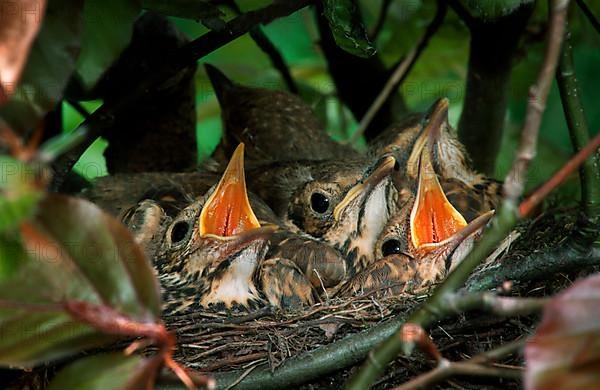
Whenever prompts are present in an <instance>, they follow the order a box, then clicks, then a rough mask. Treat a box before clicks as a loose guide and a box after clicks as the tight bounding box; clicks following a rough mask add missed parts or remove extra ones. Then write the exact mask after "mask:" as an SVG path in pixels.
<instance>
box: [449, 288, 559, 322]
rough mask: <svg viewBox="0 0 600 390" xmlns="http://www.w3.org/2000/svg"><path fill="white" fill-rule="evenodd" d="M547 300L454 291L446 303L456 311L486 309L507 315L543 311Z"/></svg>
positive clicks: (512, 315)
mask: <svg viewBox="0 0 600 390" xmlns="http://www.w3.org/2000/svg"><path fill="white" fill-rule="evenodd" d="M546 302H547V300H546V299H544V298H517V297H499V296H497V295H495V294H493V293H490V292H474V293H473V292H472V293H454V294H448V295H447V296H446V304H447V305H448V306H449V307H450V310H454V311H455V312H456V313H464V312H466V311H472V310H484V311H488V312H491V313H493V314H496V315H500V316H506V317H515V316H520V315H528V314H531V313H534V312H538V311H541V310H542V308H543V307H544V304H545V303H546Z"/></svg>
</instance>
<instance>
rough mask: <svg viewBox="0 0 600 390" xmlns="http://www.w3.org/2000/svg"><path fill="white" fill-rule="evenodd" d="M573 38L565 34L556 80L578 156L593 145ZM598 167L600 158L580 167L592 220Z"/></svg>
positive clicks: (599, 205) (599, 193)
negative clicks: (574, 53) (578, 80)
mask: <svg viewBox="0 0 600 390" xmlns="http://www.w3.org/2000/svg"><path fill="white" fill-rule="evenodd" d="M570 35H571V33H570V32H569V31H567V32H566V33H565V38H564V42H563V45H562V52H561V55H560V61H559V63H558V70H557V71H556V81H557V84H558V90H559V92H560V100H561V101H562V106H563V111H564V113H565V119H566V121H567V126H568V127H569V135H570V136H571V144H572V145H573V149H574V151H575V153H577V152H578V151H579V150H580V149H581V148H582V147H583V146H584V145H587V144H588V143H589V142H590V133H589V130H588V125H587V120H586V118H585V113H584V111H583V103H582V101H581V98H580V96H581V94H580V91H579V87H578V85H577V78H576V76H575V66H574V64H573V48H572V45H571V37H570ZM594 163H596V164H594ZM597 164H600V157H599V156H598V155H596V156H592V158H589V159H587V160H586V161H585V162H583V164H581V167H580V168H579V180H580V183H581V203H582V206H583V210H584V212H585V213H586V215H587V216H588V217H594V216H595V215H596V214H600V165H597Z"/></svg>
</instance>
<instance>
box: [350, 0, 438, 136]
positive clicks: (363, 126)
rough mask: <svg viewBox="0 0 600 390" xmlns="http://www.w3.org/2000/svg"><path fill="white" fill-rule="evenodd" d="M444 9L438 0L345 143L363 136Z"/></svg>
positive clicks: (434, 26)
mask: <svg viewBox="0 0 600 390" xmlns="http://www.w3.org/2000/svg"><path fill="white" fill-rule="evenodd" d="M446 10H447V7H446V4H445V3H444V2H439V1H438V8H437V12H436V14H435V16H434V18H433V20H432V21H431V23H430V24H429V26H427V29H426V30H425V33H424V34H423V36H422V37H421V39H420V40H419V42H418V43H417V45H416V46H415V47H413V48H412V49H411V51H410V52H408V54H407V55H406V57H405V58H404V59H403V60H402V61H400V63H399V64H398V65H397V66H396V67H395V69H394V72H393V73H392V75H391V76H390V78H389V79H388V81H387V82H386V83H385V86H384V87H383V89H382V90H381V92H380V93H379V95H377V98H376V99H375V101H373V103H372V104H371V106H370V107H369V109H368V110H367V112H366V114H365V115H364V116H363V118H362V119H361V121H360V123H359V125H358V129H356V131H355V132H354V134H352V137H350V139H349V140H348V141H347V143H349V144H354V143H355V142H356V141H357V140H358V139H359V138H360V137H362V136H363V134H364V133H365V131H366V130H367V128H368V127H369V125H370V124H371V121H373V118H375V115H377V113H378V112H379V110H380V109H381V107H382V106H383V104H384V103H385V102H386V100H387V99H388V98H389V96H390V95H391V94H392V93H393V92H394V91H395V90H396V89H398V86H399V85H400V84H401V83H402V82H403V81H404V80H405V79H406V76H407V75H408V73H409V72H410V70H411V69H412V67H413V66H414V64H415V62H416V61H417V59H418V58H419V57H420V55H421V53H422V52H423V50H425V48H426V47H427V44H428V43H429V40H430V39H431V37H432V36H433V35H434V34H435V33H436V32H437V30H438V29H439V27H440V26H441V24H442V22H443V21H444V18H445V16H446Z"/></svg>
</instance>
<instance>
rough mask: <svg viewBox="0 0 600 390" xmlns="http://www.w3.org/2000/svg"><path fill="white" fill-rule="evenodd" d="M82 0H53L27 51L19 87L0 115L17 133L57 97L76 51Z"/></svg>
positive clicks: (34, 121) (72, 66) (34, 122)
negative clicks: (28, 51) (27, 54)
mask: <svg viewBox="0 0 600 390" xmlns="http://www.w3.org/2000/svg"><path fill="white" fill-rule="evenodd" d="M82 8H83V1H82V0H53V1H50V2H49V3H48V6H47V9H46V14H45V18H44V21H43V24H42V27H41V29H40V31H39V33H38V35H37V38H36V40H35V42H34V44H33V46H32V48H31V51H30V53H29V59H28V61H27V65H26V67H25V70H24V71H23V75H22V77H21V82H20V85H19V87H18V88H16V90H13V91H8V98H9V101H8V102H6V104H4V105H3V106H2V107H1V108H0V117H2V118H4V120H5V121H6V122H7V123H8V124H9V125H10V127H11V128H12V129H13V130H15V131H16V132H17V133H20V134H23V133H24V132H25V131H29V130H30V129H32V128H34V127H35V126H36V125H37V123H38V122H39V121H40V120H41V118H42V117H43V116H44V115H45V114H46V113H47V112H48V111H50V110H52V109H53V108H54V107H55V106H56V104H57V103H58V102H59V101H60V99H61V98H62V95H63V91H64V89H65V87H66V85H67V82H68V80H69V77H70V76H71V74H72V73H73V71H74V69H75V60H76V58H77V54H78V52H79V36H80V30H81V10H82Z"/></svg>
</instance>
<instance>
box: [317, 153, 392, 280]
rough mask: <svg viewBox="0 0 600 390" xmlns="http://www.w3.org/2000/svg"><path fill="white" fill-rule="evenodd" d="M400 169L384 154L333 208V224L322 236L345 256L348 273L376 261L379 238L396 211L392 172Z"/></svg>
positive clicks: (390, 157) (352, 272)
mask: <svg viewBox="0 0 600 390" xmlns="http://www.w3.org/2000/svg"><path fill="white" fill-rule="evenodd" d="M397 169H398V164H397V162H396V159H395V158H394V157H393V156H391V155H386V156H383V157H382V158H381V159H379V160H378V161H377V162H376V163H375V164H374V165H373V166H372V167H371V169H369V170H368V171H367V172H366V173H365V174H364V176H363V178H362V179H361V180H360V181H359V182H358V183H357V184H355V185H354V186H353V187H351V188H350V189H349V190H348V191H347V192H346V194H345V196H344V198H343V199H342V200H341V201H340V202H339V203H338V204H337V205H336V206H335V207H334V208H333V211H332V217H333V222H332V225H331V227H330V228H329V229H328V230H327V231H326V233H325V234H323V237H322V239H323V240H324V241H325V242H327V243H328V244H329V245H331V246H333V247H334V248H336V249H338V250H339V251H340V252H341V253H342V255H343V256H344V257H345V258H346V263H347V268H348V273H349V276H352V275H354V274H355V273H357V272H359V271H360V270H362V269H363V268H365V267H366V266H368V265H369V264H370V263H371V262H373V260H374V252H375V244H376V241H377V238H378V236H379V234H380V233H381V232H382V230H383V228H384V226H385V224H386V223H387V221H388V219H389V217H390V216H391V215H393V214H394V213H395V211H396V209H395V207H396V205H397V204H398V191H397V190H396V188H395V186H394V183H393V181H392V173H393V172H396V171H397Z"/></svg>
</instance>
